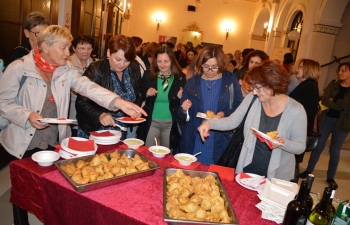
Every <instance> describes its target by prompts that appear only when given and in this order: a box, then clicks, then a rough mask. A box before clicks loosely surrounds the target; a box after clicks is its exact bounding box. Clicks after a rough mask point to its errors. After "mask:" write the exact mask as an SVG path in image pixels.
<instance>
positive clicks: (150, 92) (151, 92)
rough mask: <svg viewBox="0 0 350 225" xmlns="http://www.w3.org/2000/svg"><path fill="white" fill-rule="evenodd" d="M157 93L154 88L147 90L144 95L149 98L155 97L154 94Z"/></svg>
mask: <svg viewBox="0 0 350 225" xmlns="http://www.w3.org/2000/svg"><path fill="white" fill-rule="evenodd" d="M157 93H158V91H157V90H156V89H154V88H149V89H148V90H147V93H146V97H150V96H156V94H157Z"/></svg>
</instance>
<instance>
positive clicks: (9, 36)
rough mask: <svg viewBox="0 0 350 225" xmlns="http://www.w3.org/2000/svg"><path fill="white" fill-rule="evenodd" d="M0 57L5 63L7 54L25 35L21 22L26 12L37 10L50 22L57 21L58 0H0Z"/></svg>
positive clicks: (55, 22) (7, 57)
mask: <svg viewBox="0 0 350 225" xmlns="http://www.w3.org/2000/svg"><path fill="white" fill-rule="evenodd" d="M0 9H2V10H1V13H0V58H1V59H3V60H4V62H5V65H7V62H8V59H9V56H10V55H11V54H12V51H13V49H14V48H15V47H17V46H18V45H20V44H21V43H22V42H23V41H24V39H25V35H24V33H23V29H24V28H23V23H24V20H25V17H26V15H27V14H29V13H30V12H32V11H39V12H41V13H43V14H44V16H45V17H46V19H47V21H49V23H50V24H57V21H58V0H50V1H48V0H0Z"/></svg>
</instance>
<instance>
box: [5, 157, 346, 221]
mask: <svg viewBox="0 0 350 225" xmlns="http://www.w3.org/2000/svg"><path fill="white" fill-rule="evenodd" d="M309 156H310V153H306V154H305V157H304V162H303V163H301V165H300V171H301V172H302V171H304V170H305V168H306V166H307V160H308V159H309ZM328 158H329V156H328V153H325V152H324V153H322V155H321V158H320V160H319V162H318V164H317V166H316V170H315V171H314V175H315V180H314V184H313V186H312V192H320V193H322V192H323V190H324V187H326V186H327V182H326V170H327V165H328ZM335 180H336V182H337V183H338V185H339V189H338V190H337V192H336V195H335V198H339V199H350V156H349V155H347V156H342V157H341V160H340V163H339V167H338V172H337V175H336V177H335ZM10 187H11V181H10V174H9V168H8V166H7V167H5V168H3V169H2V170H0V196H1V197H0V221H1V222H0V223H1V224H2V225H11V224H12V223H13V219H12V206H11V204H10V203H9V199H10ZM29 223H30V224H31V225H42V224H43V223H41V222H40V221H39V220H38V219H37V218H36V217H35V216H34V215H32V214H29Z"/></svg>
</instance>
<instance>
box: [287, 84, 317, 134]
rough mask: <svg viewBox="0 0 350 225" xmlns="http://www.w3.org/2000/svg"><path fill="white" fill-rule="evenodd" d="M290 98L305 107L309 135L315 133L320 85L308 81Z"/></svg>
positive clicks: (295, 90) (293, 92) (300, 85)
mask: <svg viewBox="0 0 350 225" xmlns="http://www.w3.org/2000/svg"><path fill="white" fill-rule="evenodd" d="M289 97H291V98H293V99H294V100H296V101H297V102H299V103H300V104H302V105H303V106H304V109H305V112H306V116H307V134H308V135H310V134H312V133H313V127H314V120H315V116H316V114H317V112H318V102H319V93H318V84H317V81H316V80H314V79H307V80H304V81H302V82H301V83H300V84H299V85H298V86H296V88H295V89H294V90H293V91H292V92H291V93H290V94H289Z"/></svg>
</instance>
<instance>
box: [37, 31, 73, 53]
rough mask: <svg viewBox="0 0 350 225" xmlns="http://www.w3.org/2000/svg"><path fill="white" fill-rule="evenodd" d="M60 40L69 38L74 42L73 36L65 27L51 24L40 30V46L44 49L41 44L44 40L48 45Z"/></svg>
mask: <svg viewBox="0 0 350 225" xmlns="http://www.w3.org/2000/svg"><path fill="white" fill-rule="evenodd" d="M59 40H68V41H69V42H72V40H73V36H72V34H71V33H70V31H69V30H68V29H67V28H65V27H61V26H59V25H50V26H48V27H46V28H45V29H44V30H43V31H41V32H40V34H39V36H38V48H39V50H40V51H42V48H41V45H42V43H43V42H45V43H46V44H47V45H48V46H52V45H53V44H54V43H56V42H57V41H59Z"/></svg>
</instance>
